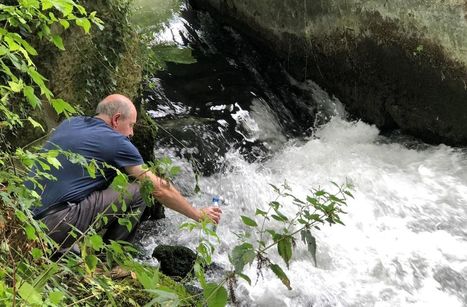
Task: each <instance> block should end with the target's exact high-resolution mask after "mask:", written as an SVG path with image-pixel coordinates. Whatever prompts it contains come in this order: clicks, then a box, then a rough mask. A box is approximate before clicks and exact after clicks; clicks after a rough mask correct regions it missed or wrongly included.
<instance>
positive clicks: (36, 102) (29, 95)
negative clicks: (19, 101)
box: [23, 85, 41, 108]
mask: <svg viewBox="0 0 467 307" xmlns="http://www.w3.org/2000/svg"><path fill="white" fill-rule="evenodd" d="M23 94H24V96H25V97H26V99H27V100H28V102H29V104H30V105H31V106H32V107H33V108H36V107H37V106H40V105H41V100H40V99H39V98H37V96H36V95H35V94H34V88H33V87H31V86H29V85H26V86H25V87H24V88H23Z"/></svg>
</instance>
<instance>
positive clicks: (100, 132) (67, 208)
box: [33, 94, 222, 247]
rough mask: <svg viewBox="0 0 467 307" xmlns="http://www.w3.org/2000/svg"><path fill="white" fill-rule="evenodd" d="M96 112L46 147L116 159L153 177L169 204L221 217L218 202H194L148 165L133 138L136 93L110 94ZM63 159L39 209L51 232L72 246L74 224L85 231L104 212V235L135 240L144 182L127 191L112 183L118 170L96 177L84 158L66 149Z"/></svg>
mask: <svg viewBox="0 0 467 307" xmlns="http://www.w3.org/2000/svg"><path fill="white" fill-rule="evenodd" d="M96 113H97V115H96V116H94V117H82V116H79V117H72V118H70V119H67V120H65V121H64V122H62V123H61V124H60V125H59V126H58V127H57V128H56V130H55V132H54V133H53V135H52V136H51V137H50V139H49V140H48V141H47V142H46V144H45V146H44V150H51V149H57V148H58V149H61V150H64V151H71V152H73V153H77V154H80V155H82V156H84V157H85V158H86V159H87V161H91V160H92V159H94V160H95V161H96V162H97V163H98V164H99V165H101V166H103V165H104V163H107V164H109V165H112V166H113V167H115V168H117V169H120V170H123V171H125V172H126V173H127V174H128V175H130V176H132V177H134V178H136V179H138V180H144V179H148V180H150V181H151V183H152V184H153V187H154V192H153V196H154V197H155V198H156V199H157V200H158V201H159V202H161V203H162V204H163V205H165V206H166V207H168V208H170V209H173V210H175V211H178V212H179V213H182V214H183V215H185V216H187V217H189V218H192V219H194V220H195V221H199V220H200V219H202V218H203V217H208V218H210V219H212V220H213V221H214V222H215V223H218V222H219V219H220V216H221V213H222V212H221V210H220V209H219V208H218V207H207V208H203V209H197V208H194V207H193V206H192V205H191V204H190V203H189V202H188V201H187V200H186V199H185V198H184V197H183V196H182V195H181V194H180V193H179V192H178V191H177V189H176V188H175V187H173V186H172V185H171V184H170V183H169V182H167V181H165V180H163V179H161V178H159V177H158V176H156V175H155V174H153V173H151V172H150V171H147V170H144V169H143V167H142V164H143V159H142V158H141V155H140V153H139V152H138V150H137V149H136V147H135V146H134V145H133V144H132V143H131V142H130V140H129V139H128V138H129V137H131V136H132V135H133V128H134V125H135V123H136V117H137V112H136V108H135V106H134V105H133V103H132V102H131V100H130V99H128V98H127V97H125V96H123V95H119V94H113V95H110V96H108V97H106V98H105V99H104V100H102V101H101V102H100V103H99V104H98V106H97V109H96ZM58 159H59V161H60V162H61V167H60V168H59V169H54V168H52V170H51V174H52V175H53V176H54V177H55V178H56V180H42V181H41V184H42V185H43V186H44V190H43V192H42V195H41V201H42V206H41V207H39V208H36V209H34V211H33V213H34V216H35V218H36V219H42V221H43V222H44V223H45V224H46V225H47V227H48V229H49V235H50V237H51V238H52V239H53V240H54V241H56V242H57V243H59V244H61V245H62V247H68V246H71V245H72V244H73V242H74V241H75V239H74V238H73V237H72V236H70V235H69V232H70V230H72V229H76V230H78V232H84V231H86V230H87V229H88V228H89V226H90V225H91V224H92V223H93V222H94V221H95V219H96V217H97V216H98V215H99V214H101V213H104V214H105V215H106V216H107V217H108V223H107V226H106V232H105V234H104V239H105V240H130V239H131V236H132V234H134V231H135V229H136V225H137V224H138V222H139V220H140V218H141V215H142V213H143V211H144V209H145V206H146V205H145V203H144V202H143V200H142V197H141V195H140V192H139V184H137V183H132V184H129V185H128V187H127V191H126V192H127V193H123V195H121V193H118V192H117V191H114V190H113V189H112V188H111V187H109V184H110V183H111V182H112V180H113V178H114V177H115V175H116V172H115V170H113V169H111V168H104V175H102V174H101V173H100V172H96V178H91V176H90V175H89V174H88V173H87V171H86V170H85V169H84V168H83V167H82V166H80V165H79V164H76V163H72V162H70V161H69V160H67V159H66V158H65V157H64V156H63V155H60V156H59V157H58ZM36 189H37V188H36ZM112 207H113V208H112ZM125 207H126V208H127V209H126V211H127V212H130V213H131V216H132V217H131V219H132V224H133V229H132V231H131V233H130V232H128V230H127V227H126V226H125V225H120V224H119V223H118V217H119V216H121V215H122V214H123V211H124V208H125ZM115 209H116V211H115Z"/></svg>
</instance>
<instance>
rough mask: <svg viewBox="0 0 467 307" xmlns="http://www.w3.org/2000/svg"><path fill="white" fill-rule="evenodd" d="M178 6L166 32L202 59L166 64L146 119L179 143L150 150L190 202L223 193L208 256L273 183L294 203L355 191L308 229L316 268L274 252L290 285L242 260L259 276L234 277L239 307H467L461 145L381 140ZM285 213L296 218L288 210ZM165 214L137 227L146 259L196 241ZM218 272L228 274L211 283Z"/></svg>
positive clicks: (229, 243)
mask: <svg viewBox="0 0 467 307" xmlns="http://www.w3.org/2000/svg"><path fill="white" fill-rule="evenodd" d="M184 14H185V15H184V17H177V18H176V19H174V20H172V21H171V24H170V25H169V27H168V29H170V28H171V29H172V30H167V29H166V32H165V33H166V34H167V33H170V34H171V35H170V36H171V39H172V40H173V41H175V42H178V43H180V44H186V43H187V41H188V42H189V44H190V45H191V46H192V47H193V48H194V54H195V56H196V57H197V59H198V63H197V64H193V65H186V66H177V65H175V66H170V65H169V67H168V71H167V72H165V73H160V74H158V75H157V76H156V79H155V81H157V83H158V87H157V88H156V89H155V90H149V89H148V92H147V95H146V96H147V99H148V101H149V103H150V105H152V106H153V110H152V111H151V112H150V113H151V114H152V115H153V116H154V117H155V118H156V120H157V121H158V122H159V123H160V124H161V126H162V127H164V129H165V130H167V131H168V132H169V133H170V134H171V135H176V136H177V138H179V139H180V141H181V142H182V143H183V146H179V144H178V143H177V142H176V141H174V140H173V139H172V138H171V137H170V136H168V135H165V134H164V132H161V140H160V141H159V145H158V147H157V150H156V152H157V153H158V154H160V155H169V156H171V157H172V158H173V159H174V160H175V161H176V163H177V164H179V165H180V166H182V167H183V169H184V172H183V175H182V176H180V178H178V179H177V183H178V184H179V185H180V187H181V189H182V190H183V191H184V192H185V193H186V194H188V195H189V198H190V200H191V201H193V203H195V204H198V205H201V204H203V203H207V202H208V200H209V198H210V196H211V195H213V194H220V195H221V196H222V198H223V205H222V210H223V212H224V214H223V219H222V221H221V224H220V225H219V227H218V228H217V232H218V234H219V237H220V238H221V243H220V245H219V247H218V250H217V252H216V254H215V255H214V262H215V263H217V264H218V265H219V266H220V267H221V268H223V269H225V270H228V269H230V267H231V266H230V264H229V260H228V256H227V254H228V252H229V251H230V250H231V248H232V247H233V246H235V245H236V244H238V241H237V238H236V236H235V234H234V233H239V232H242V231H244V230H247V229H246V228H247V227H246V226H244V225H243V224H242V222H241V220H240V218H239V216H240V215H249V216H253V215H254V212H255V209H256V208H261V209H265V208H266V206H267V203H268V202H269V201H271V200H273V199H274V197H275V195H274V192H273V191H272V189H271V187H270V186H269V184H270V183H271V184H275V185H281V184H282V183H284V181H287V183H288V185H289V186H291V187H292V189H293V194H294V195H296V196H297V197H298V198H302V199H303V198H305V197H306V195H309V189H310V188H312V187H324V188H326V189H329V190H332V188H333V186H332V184H331V183H330V181H335V182H337V183H343V182H345V181H349V182H351V183H352V184H353V185H354V187H355V188H354V192H353V194H354V196H355V198H354V199H349V201H348V207H347V208H346V211H347V212H348V214H346V215H344V216H342V220H343V222H344V223H345V226H341V225H338V226H332V227H329V226H324V227H322V228H321V231H315V232H314V235H315V236H316V238H317V243H318V251H317V266H314V265H313V261H312V258H311V256H310V254H309V253H308V251H307V248H306V246H305V245H304V244H303V243H302V242H298V244H297V246H296V247H295V249H294V253H293V258H292V263H291V265H290V268H289V269H285V264H283V262H282V260H281V259H280V258H279V257H278V256H272V260H273V261H274V262H277V263H279V264H282V265H281V266H282V267H283V268H284V270H285V272H286V274H287V275H288V276H289V278H290V280H291V286H292V288H293V289H292V290H287V288H286V287H284V286H283V285H282V283H281V282H280V281H279V279H277V278H276V277H275V276H274V274H273V273H272V272H270V271H267V270H266V271H264V272H263V277H260V278H259V280H258V281H257V282H255V279H256V276H257V273H256V266H255V265H253V266H251V267H247V268H246V274H247V275H249V276H250V278H252V280H253V283H252V285H248V284H247V283H246V282H244V281H242V280H240V281H239V283H238V285H237V287H236V294H237V298H238V300H239V301H240V304H241V305H242V306H467V153H466V151H465V150H464V149H456V148H452V147H448V146H444V145H439V146H430V145H426V144H423V143H420V142H418V141H417V140H414V139H412V138H410V137H407V136H403V135H399V134H396V133H395V134H393V135H390V136H383V135H381V134H380V133H379V131H378V129H377V128H375V127H374V126H371V125H368V124H365V123H363V122H360V121H350V120H348V119H347V116H346V114H345V111H344V108H343V107H342V105H341V104H340V103H339V101H337V100H336V99H333V98H332V96H329V95H328V94H327V93H325V92H324V91H323V90H322V89H320V88H319V86H318V85H316V84H314V83H313V82H312V81H306V82H303V83H301V82H297V81H295V80H293V79H292V78H290V77H288V76H287V74H286V73H285V72H284V71H283V70H282V69H281V68H280V67H276V66H275V67H274V68H271V67H269V66H267V65H266V66H265V65H264V61H269V60H270V58H266V60H265V59H264V58H261V57H260V56H259V55H258V54H257V53H255V51H252V50H251V49H254V48H247V49H241V48H245V46H246V45H245V44H247V43H246V42H244V41H243V40H242V38H241V37H240V36H239V35H238V34H237V33H235V32H234V31H233V30H232V29H228V28H222V27H220V26H219V25H216V24H215V23H214V22H213V21H212V20H210V19H209V18H208V17H206V16H205V17H203V18H204V19H202V18H201V19H199V16H198V19H195V21H192V20H190V19H187V18H188V17H187V15H188V16H192V15H193V14H194V13H193V12H190V11H188V12H185V13H184ZM190 23H191V24H190ZM216 27H217V28H221V30H219V29H217V30H213V29H216ZM174 29H177V30H174ZM216 31H217V32H216ZM219 31H223V32H219ZM213 32H216V33H218V34H213ZM219 33H221V35H223V36H226V35H227V34H226V33H230V34H229V36H228V41H230V42H231V45H232V46H234V48H233V49H235V50H237V51H236V52H234V51H232V50H231V48H225V45H226V44H225V42H224V43H222V42H221V43H220V45H219V44H217V45H216V44H214V43H213V40H214V41H217V42H218V41H219V40H222V38H219V37H218V36H216V35H219ZM163 37H164V35H160V36H159V39H162V38H163ZM165 37H166V36H165ZM182 38H183V39H182ZM247 46H249V45H247ZM239 48H240V49H239ZM181 71H182V72H184V73H181ZM270 74H274V75H275V76H274V78H271V76H270ZM281 82H283V83H282V84H281ZM278 84H279V85H278ZM203 86H205V87H206V88H205V89H204V90H203ZM284 105H286V107H284ZM188 157H195V158H197V160H198V161H199V163H200V165H199V169H200V170H201V172H202V173H203V174H205V176H204V177H202V178H201V180H200V186H201V189H202V190H203V192H202V193H201V194H198V195H194V194H193V193H192V187H193V185H194V179H193V178H194V175H193V171H192V167H191V164H190V163H189V162H188V160H187V158H188ZM286 205H287V203H286ZM284 211H285V212H286V213H288V214H289V215H292V214H293V213H294V209H293V206H286V208H285V209H284ZM167 215H168V219H165V220H164V221H158V222H149V223H147V224H146V225H145V227H144V228H143V231H142V234H141V243H142V244H143V245H145V247H146V249H147V251H148V253H150V251H151V250H152V248H153V247H154V246H155V245H157V244H160V243H170V244H181V245H185V246H189V247H191V248H194V247H195V242H196V236H195V234H187V233H183V234H180V231H179V230H178V225H179V224H180V223H181V222H182V221H184V220H185V218H184V217H182V216H180V215H178V214H175V213H172V212H168V211H167ZM221 275H222V269H220V270H218V271H217V272H214V273H213V274H212V275H211V276H210V278H212V279H216V278H220V276H221Z"/></svg>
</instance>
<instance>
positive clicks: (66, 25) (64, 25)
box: [58, 19, 70, 30]
mask: <svg viewBox="0 0 467 307" xmlns="http://www.w3.org/2000/svg"><path fill="white" fill-rule="evenodd" d="M58 22H59V23H60V24H61V25H62V27H63V29H65V30H66V29H68V28H69V27H70V23H69V22H68V20H66V19H60V20H59V21H58Z"/></svg>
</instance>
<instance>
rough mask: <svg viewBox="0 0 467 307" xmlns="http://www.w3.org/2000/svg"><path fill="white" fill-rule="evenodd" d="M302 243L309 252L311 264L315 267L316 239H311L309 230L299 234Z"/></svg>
mask: <svg viewBox="0 0 467 307" xmlns="http://www.w3.org/2000/svg"><path fill="white" fill-rule="evenodd" d="M300 234H301V237H302V241H303V242H304V243H305V244H306V245H307V248H308V251H309V252H310V254H311V256H312V257H313V262H314V263H315V266H316V265H317V262H316V238H315V237H313V235H312V234H311V232H310V230H309V229H304V230H302V231H301V232H300Z"/></svg>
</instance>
